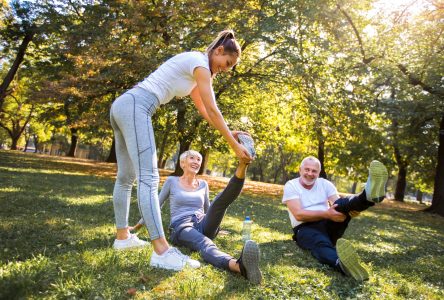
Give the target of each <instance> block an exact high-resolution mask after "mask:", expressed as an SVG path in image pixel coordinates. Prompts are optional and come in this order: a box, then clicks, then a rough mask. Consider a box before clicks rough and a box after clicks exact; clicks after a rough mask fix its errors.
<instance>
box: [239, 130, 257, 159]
mask: <svg viewBox="0 0 444 300" xmlns="http://www.w3.org/2000/svg"><path fill="white" fill-rule="evenodd" d="M237 139H238V140H239V143H240V144H241V145H243V146H244V147H245V148H247V150H248V153H249V154H250V156H251V157H252V158H254V157H255V156H256V151H255V150H254V141H253V138H252V137H251V136H249V135H247V134H242V133H240V134H239V135H238V136H237Z"/></svg>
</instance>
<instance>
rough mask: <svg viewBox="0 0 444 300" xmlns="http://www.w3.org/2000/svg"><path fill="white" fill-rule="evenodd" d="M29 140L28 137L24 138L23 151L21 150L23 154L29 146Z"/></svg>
mask: <svg viewBox="0 0 444 300" xmlns="http://www.w3.org/2000/svg"><path fill="white" fill-rule="evenodd" d="M30 139H31V137H30V136H29V137H27V138H26V143H25V149H24V150H23V152H26V150H28V145H29V140H30Z"/></svg>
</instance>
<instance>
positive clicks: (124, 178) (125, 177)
mask: <svg viewBox="0 0 444 300" xmlns="http://www.w3.org/2000/svg"><path fill="white" fill-rule="evenodd" d="M135 180H136V174H131V173H129V172H125V171H124V170H122V171H118V172H117V177H116V183H117V184H119V185H121V186H131V187H132V185H133V183H134V181H135Z"/></svg>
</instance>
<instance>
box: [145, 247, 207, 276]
mask: <svg viewBox="0 0 444 300" xmlns="http://www.w3.org/2000/svg"><path fill="white" fill-rule="evenodd" d="M150 266H152V267H156V268H162V269H167V270H174V271H180V270H182V269H183V268H185V267H186V266H189V267H191V268H193V269H197V268H199V267H200V262H198V261H197V260H194V259H191V258H190V257H189V256H187V255H184V254H182V252H180V251H179V249H177V248H174V247H170V248H169V249H168V250H167V251H165V252H164V253H162V254H161V255H159V254H157V253H156V252H154V251H153V254H151V260H150Z"/></svg>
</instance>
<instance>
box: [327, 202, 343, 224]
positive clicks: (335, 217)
mask: <svg viewBox="0 0 444 300" xmlns="http://www.w3.org/2000/svg"><path fill="white" fill-rule="evenodd" d="M337 206H338V205H337V204H333V206H332V207H330V208H329V209H328V210H327V219H329V220H332V221H333V222H344V221H345V218H346V217H347V216H346V215H344V214H343V213H340V212H338V211H337V210H336V209H335V208H336V207H337Z"/></svg>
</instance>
